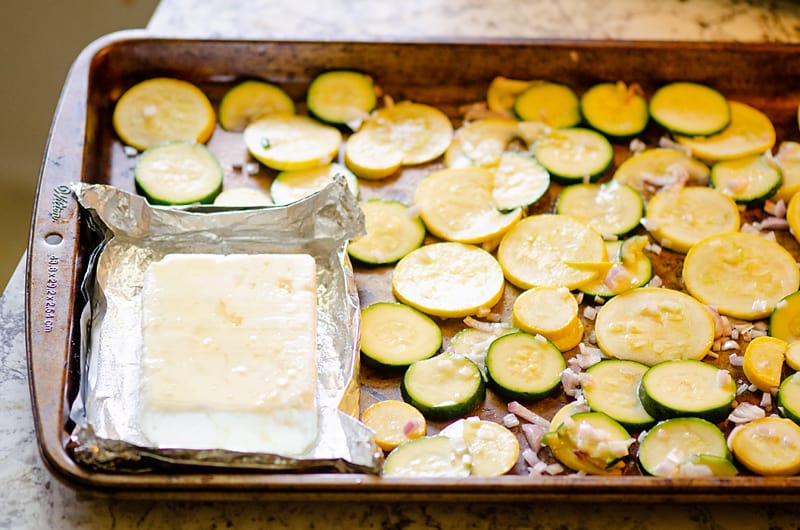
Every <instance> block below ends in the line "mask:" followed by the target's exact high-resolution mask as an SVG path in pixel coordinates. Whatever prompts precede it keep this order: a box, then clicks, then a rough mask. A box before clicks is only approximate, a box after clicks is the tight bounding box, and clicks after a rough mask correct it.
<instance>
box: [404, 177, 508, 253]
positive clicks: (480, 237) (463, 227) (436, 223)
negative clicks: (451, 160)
mask: <svg viewBox="0 0 800 530" xmlns="http://www.w3.org/2000/svg"><path fill="white" fill-rule="evenodd" d="M493 183H494V177H493V175H492V173H491V171H489V170H488V169H482V168H452V169H442V170H439V171H435V172H433V173H431V174H430V175H428V176H427V177H426V178H425V179H424V180H423V181H422V182H420V183H419V185H418V186H417V191H416V193H415V195H414V202H415V203H416V205H417V206H418V207H419V209H420V216H421V217H422V220H423V221H424V222H425V226H426V227H427V228H428V230H429V231H430V232H431V233H432V234H434V235H436V236H438V237H440V238H442V239H446V240H448V241H458V242H461V243H482V242H484V241H489V240H491V239H494V238H497V237H499V236H501V235H503V234H504V233H505V232H506V230H508V229H509V227H511V226H512V225H513V224H514V223H516V222H517V221H518V220H519V218H520V215H521V210H519V209H516V210H512V211H510V212H508V213H502V212H500V211H499V210H498V209H497V208H496V207H495V204H494V196H493V189H494V187H493Z"/></svg>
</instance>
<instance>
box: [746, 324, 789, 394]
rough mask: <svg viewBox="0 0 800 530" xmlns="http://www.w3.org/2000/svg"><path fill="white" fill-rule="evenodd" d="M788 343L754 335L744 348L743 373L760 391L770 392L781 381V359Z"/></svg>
mask: <svg viewBox="0 0 800 530" xmlns="http://www.w3.org/2000/svg"><path fill="white" fill-rule="evenodd" d="M787 347H788V344H786V341H784V340H782V339H776V338H775V337H756V338H754V339H753V340H751V341H750V342H749V343H748V344H747V348H746V349H745V350H744V364H743V365H742V369H743V370H744V375H745V377H747V380H748V381H750V383H751V384H753V385H755V386H756V387H757V388H758V389H759V390H761V391H762V392H772V391H774V390H775V389H776V388H778V385H780V383H781V374H782V372H783V359H784V354H785V353H786V348H787Z"/></svg>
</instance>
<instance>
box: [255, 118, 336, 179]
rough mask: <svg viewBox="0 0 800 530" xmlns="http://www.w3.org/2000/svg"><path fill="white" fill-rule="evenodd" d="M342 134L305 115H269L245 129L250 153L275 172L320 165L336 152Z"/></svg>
mask: <svg viewBox="0 0 800 530" xmlns="http://www.w3.org/2000/svg"><path fill="white" fill-rule="evenodd" d="M341 141H342V133H340V132H339V130H338V129H336V128H335V127H332V126H330V125H323V124H322V123H319V122H318V121H316V120H313V119H311V118H309V117H308V116H300V115H295V114H272V115H270V116H267V117H265V118H261V119H259V120H256V121H254V122H253V123H251V124H250V125H248V126H247V127H246V128H245V130H244V143H245V145H246V146H247V150H248V151H249V152H250V154H251V155H252V156H253V158H255V159H256V160H258V161H259V162H261V163H262V164H264V165H265V166H267V167H270V168H272V169H276V170H278V171H297V170H300V169H308V168H312V167H316V166H323V165H325V164H328V163H330V162H331V160H333V158H334V157H335V156H336V154H337V153H338V152H339V144H340V143H341Z"/></svg>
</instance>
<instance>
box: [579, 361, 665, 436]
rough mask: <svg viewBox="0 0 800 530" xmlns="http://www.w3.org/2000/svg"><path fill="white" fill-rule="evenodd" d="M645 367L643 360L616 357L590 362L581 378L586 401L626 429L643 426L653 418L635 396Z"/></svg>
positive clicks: (636, 428)
mask: <svg viewBox="0 0 800 530" xmlns="http://www.w3.org/2000/svg"><path fill="white" fill-rule="evenodd" d="M647 370H648V366H647V365H645V364H641V363H637V362H635V361H623V360H620V359H609V360H605V361H600V362H599V363H597V364H595V365H594V366H591V367H590V368H589V369H587V370H586V375H585V376H584V378H583V380H582V381H581V388H583V395H584V396H585V397H586V404H587V405H589V407H590V408H591V409H592V410H595V411H598V412H604V413H605V414H607V415H608V416H609V417H611V418H613V419H615V420H617V421H618V422H619V423H620V424H621V425H622V426H623V427H625V429H627V430H628V431H629V432H636V431H641V430H642V429H645V428H647V427H648V426H650V425H652V424H653V423H654V422H655V419H654V418H653V417H652V416H651V415H650V414H648V413H647V411H646V410H645V409H644V407H643V406H642V401H641V400H640V399H639V384H640V383H641V381H642V376H643V375H644V373H645V372H646V371H647Z"/></svg>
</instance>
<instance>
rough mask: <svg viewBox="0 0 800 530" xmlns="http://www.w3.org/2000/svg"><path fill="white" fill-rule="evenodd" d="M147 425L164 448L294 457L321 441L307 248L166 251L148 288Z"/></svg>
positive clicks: (313, 290)
mask: <svg viewBox="0 0 800 530" xmlns="http://www.w3.org/2000/svg"><path fill="white" fill-rule="evenodd" d="M142 304H143V312H142V333H143V337H142V338H143V343H142V400H141V404H140V410H139V419H140V421H139V423H140V425H141V427H142V430H143V432H144V434H145V436H147V438H148V439H149V440H150V442H151V443H152V444H154V445H155V446H156V447H161V448H183V449H227V450H232V451H243V452H262V453H273V454H281V455H287V456H293V455H299V454H302V453H304V452H305V451H306V450H307V449H308V448H309V447H310V446H311V445H312V444H313V443H314V441H315V439H316V436H317V432H318V424H317V411H316V380H317V377H316V373H317V339H316V329H317V284H316V267H315V263H314V259H313V258H312V257H311V256H309V255H308V254H252V255H250V254H232V255H216V254H169V255H167V256H165V257H164V258H163V259H161V260H160V261H157V262H154V263H152V264H151V265H150V266H149V267H148V269H147V271H146V272H145V276H144V284H143V288H142Z"/></svg>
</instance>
